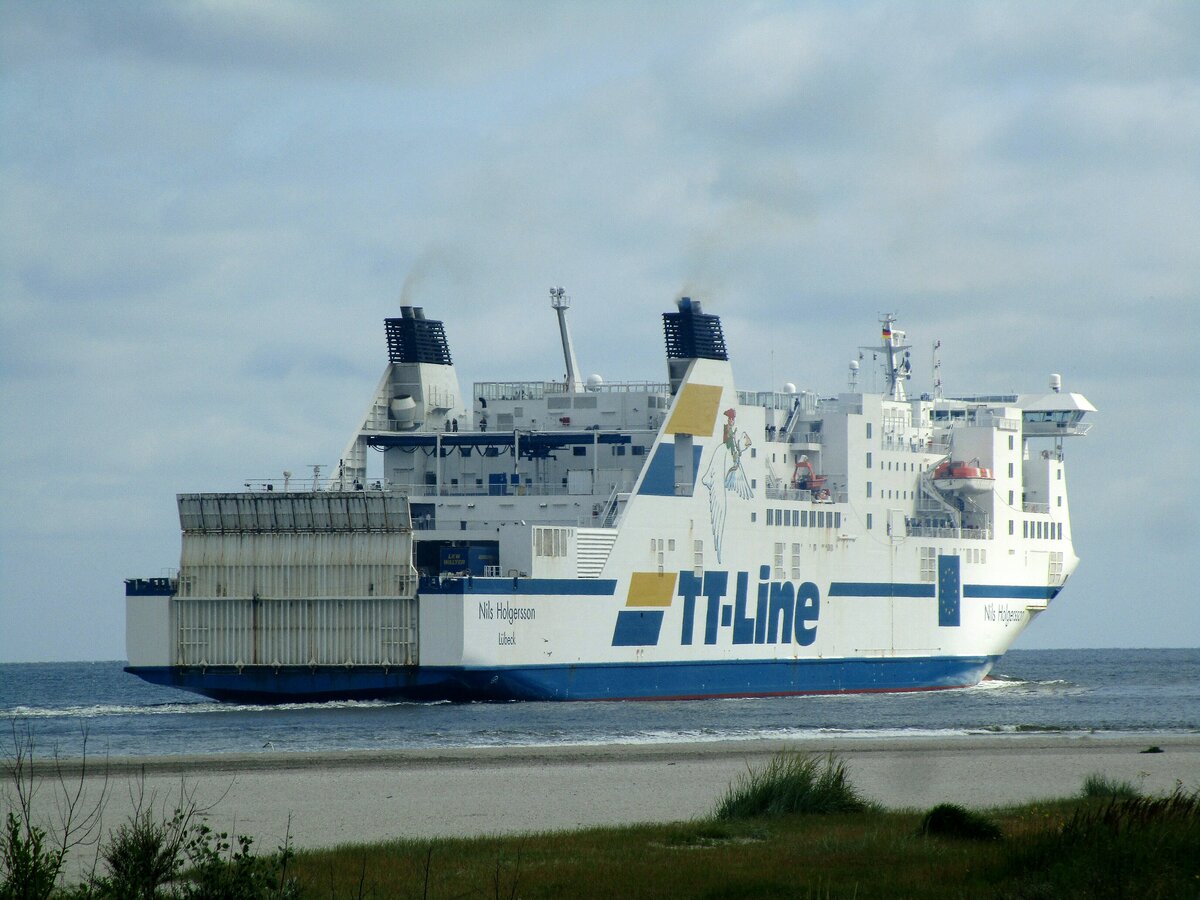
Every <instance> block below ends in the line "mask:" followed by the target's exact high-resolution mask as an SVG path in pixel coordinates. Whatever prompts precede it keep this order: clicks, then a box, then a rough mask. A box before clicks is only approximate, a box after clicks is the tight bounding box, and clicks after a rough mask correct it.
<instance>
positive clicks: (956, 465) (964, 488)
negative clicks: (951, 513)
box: [933, 460, 996, 494]
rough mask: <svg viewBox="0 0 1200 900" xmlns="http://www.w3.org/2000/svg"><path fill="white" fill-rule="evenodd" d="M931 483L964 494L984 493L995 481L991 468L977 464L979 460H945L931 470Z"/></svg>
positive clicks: (942, 488) (945, 489)
mask: <svg viewBox="0 0 1200 900" xmlns="http://www.w3.org/2000/svg"><path fill="white" fill-rule="evenodd" d="M933 483H934V485H935V486H936V487H937V488H938V489H939V490H942V491H947V492H950V493H956V492H961V493H964V494H986V493H988V492H989V491H990V490H991V489H992V487H993V485H995V483H996V478H995V476H993V475H992V470H991V469H985V468H983V467H982V466H980V465H979V460H973V461H971V462H969V463H966V462H963V461H961V460H945V461H944V462H942V464H941V465H939V466H938V467H937V468H936V469H934V470H933Z"/></svg>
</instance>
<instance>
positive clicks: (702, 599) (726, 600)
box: [612, 566, 821, 647]
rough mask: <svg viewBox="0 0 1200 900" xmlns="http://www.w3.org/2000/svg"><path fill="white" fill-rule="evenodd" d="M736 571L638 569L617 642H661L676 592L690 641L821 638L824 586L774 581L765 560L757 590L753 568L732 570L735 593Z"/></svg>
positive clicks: (684, 639)
mask: <svg viewBox="0 0 1200 900" xmlns="http://www.w3.org/2000/svg"><path fill="white" fill-rule="evenodd" d="M730 574H731V573H729V572H727V571H724V570H712V571H705V572H704V573H703V574H702V575H696V574H695V573H693V572H691V571H685V572H679V573H678V575H675V574H674V573H671V574H666V575H661V574H654V573H634V575H633V578H632V579H631V581H630V588H629V599H628V600H627V601H626V605H625V608H624V609H622V610H620V611H618V613H617V622H616V627H615V628H614V629H613V640H612V643H613V646H614V647H653V646H657V645H658V642H659V633H660V632H661V631H662V625H663V618H664V616H665V613H666V609H667V608H668V607H670V606H672V605H674V602H675V600H676V598H679V599H681V600H682V601H683V602H682V616H681V623H682V624H681V630H680V635H679V641H680V643H681V644H683V645H685V646H686V645H690V644H695V643H699V642H703V643H705V644H710V645H713V644H717V643H718V642H720V643H723V644H729V643H732V644H791V643H793V642H795V643H797V644H800V645H801V646H804V647H807V646H809V645H810V644H812V643H813V642H814V641H815V640H816V639H817V620H818V619H819V618H820V615H821V592H820V591H819V590H818V589H817V586H816V585H815V584H813V583H812V582H811V581H805V582H802V583H800V584H799V585H796V584H793V583H792V582H790V581H772V580H771V567H770V566H761V567H760V568H759V576H758V583H757V584H756V585H755V587H754V592H753V596H752V595H751V587H750V574H749V573H748V572H735V573H732V574H733V578H732V581H733V584H732V596H731V591H730V588H731V585H730V580H731V579H730ZM697 619H699V620H701V621H699V622H698V621H697Z"/></svg>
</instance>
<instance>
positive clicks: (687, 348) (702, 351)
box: [663, 297, 729, 360]
mask: <svg viewBox="0 0 1200 900" xmlns="http://www.w3.org/2000/svg"><path fill="white" fill-rule="evenodd" d="M663 333H664V335H665V336H666V340H667V358H668V359H724V360H728V359H729V354H728V352H726V350H725V334H724V332H722V331H721V317H720V316H710V315H707V314H705V313H702V312H701V311H700V304H699V303H698V302H693V301H692V299H691V298H690V297H683V298H681V299H680V300H679V312H673V313H663Z"/></svg>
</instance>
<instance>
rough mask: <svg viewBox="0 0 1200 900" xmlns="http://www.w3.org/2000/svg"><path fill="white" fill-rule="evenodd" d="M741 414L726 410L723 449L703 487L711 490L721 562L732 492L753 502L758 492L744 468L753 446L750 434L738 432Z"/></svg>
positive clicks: (706, 474)
mask: <svg viewBox="0 0 1200 900" xmlns="http://www.w3.org/2000/svg"><path fill="white" fill-rule="evenodd" d="M736 417H737V413H736V412H734V410H733V409H732V408H730V409H727V410H725V426H724V429H723V431H722V436H721V447H719V448H717V449H716V451H715V452H714V453H713V455H712V459H710V460H709V461H708V468H707V469H706V470H705V471H704V477H703V478H702V479H701V484H703V485H704V486H705V487H706V488H708V513H709V519H710V520H711V522H712V530H713V546H714V548H715V549H716V551H717V562H720V561H721V539H722V537H723V536H724V534H725V518H726V515H727V514H728V512H729V494H730V492H732V493H734V494H736V495H737V496H739V497H741V498H742V499H743V500H750V499H751V498H753V497H754V491H753V489H752V488H751V487H750V479H749V478H747V477H746V472H745V470H744V469H743V468H742V453H744V452H745V451H746V449H747V448H749V446H750V443H751V442H750V435H748V434H746V433H745V432H741V431H739V430H738V427H737V425H736V424H735V422H734V420H735V418H736Z"/></svg>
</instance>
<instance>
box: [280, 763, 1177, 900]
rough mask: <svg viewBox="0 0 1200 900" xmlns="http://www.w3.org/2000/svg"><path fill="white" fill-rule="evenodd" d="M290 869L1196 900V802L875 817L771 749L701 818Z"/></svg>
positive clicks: (398, 884)
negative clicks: (766, 760) (766, 759)
mask: <svg viewBox="0 0 1200 900" xmlns="http://www.w3.org/2000/svg"><path fill="white" fill-rule="evenodd" d="M1098 798H1099V799H1098ZM964 837H966V838H974V840H962V838H964ZM290 871H291V873H292V874H293V875H295V876H296V877H297V878H298V880H299V882H300V883H301V885H302V886H303V889H304V891H303V893H304V896H306V897H312V898H331V900H332V898H342V897H353V898H362V897H421V898H426V897H466V896H472V897H497V898H499V897H518V896H519V897H524V898H537V897H546V898H550V897H647V898H655V897H663V898H668V897H670V898H677V897H703V898H759V897H762V898H766V897H799V898H814V900H816V898H821V900H832V898H840V897H845V898H864V897H904V898H913V900H921V898H939V900H941V898H956V897H959V898H981V897H995V898H1004V900H1039V898H1051V897H1053V898H1057V897H1064V898H1073V897H1078V898H1084V897H1087V898H1100V900H1102V898H1107V897H1135V896H1136V897H1149V898H1154V897H1161V898H1168V897H1196V896H1200V792H1192V793H1188V792H1185V791H1183V790H1182V789H1180V790H1177V791H1176V792H1175V794H1173V795H1171V796H1170V797H1165V798H1164V797H1133V798H1124V799H1122V798H1119V797H1114V796H1112V795H1111V794H1105V795H1103V796H1102V797H1100V795H1095V794H1092V795H1088V796H1085V795H1084V794H1083V793H1082V792H1081V794H1080V795H1077V796H1076V797H1073V798H1066V799H1062V800H1057V801H1053V802H1048V803H1035V804H1028V805H1024V806H1018V807H1010V808H1004V809H995V810H989V811H988V812H987V814H986V815H983V814H981V813H979V812H978V811H970V810H965V809H963V808H962V807H958V806H954V805H951V804H946V805H943V806H940V807H935V808H933V809H931V810H929V811H928V812H926V813H924V814H922V813H921V812H919V811H885V810H882V809H880V808H878V807H877V806H875V805H873V804H871V803H869V802H868V801H866V800H864V799H863V798H862V797H861V796H860V795H859V794H858V792H857V791H856V790H854V788H853V786H852V785H851V784H850V783H849V779H848V777H847V771H846V768H845V766H844V765H843V764H842V763H841V762H840V761H839V760H838V759H837V758H836V757H832V756H831V757H827V758H824V759H822V758H819V757H817V758H814V757H808V756H798V755H796V754H781V755H780V756H777V757H776V758H775V759H774V760H773V761H772V762H771V763H770V764H768V765H767V766H766V767H764V768H763V769H760V770H750V771H749V772H747V774H746V775H744V776H743V777H742V778H740V779H739V780H738V781H737V782H736V783H735V784H733V785H731V787H730V789H729V791H728V793H727V795H726V796H725V797H724V798H723V799H722V800H721V802H720V803H719V804H718V806H717V809H716V811H715V813H714V816H713V817H712V818H709V819H705V820H700V821H695V822H688V823H676V824H672V825H641V826H635V827H629V828H597V829H588V830H585V831H575V832H555V833H549V834H530V835H523V836H515V837H493V838H477V839H472V840H437V841H397V842H394V843H389V844H382V845H372V846H353V847H350V846H348V847H340V848H335V849H332V850H325V851H317V852H301V853H299V854H298V855H297V857H296V859H295V860H294V862H293V863H292V869H291V870H290Z"/></svg>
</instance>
